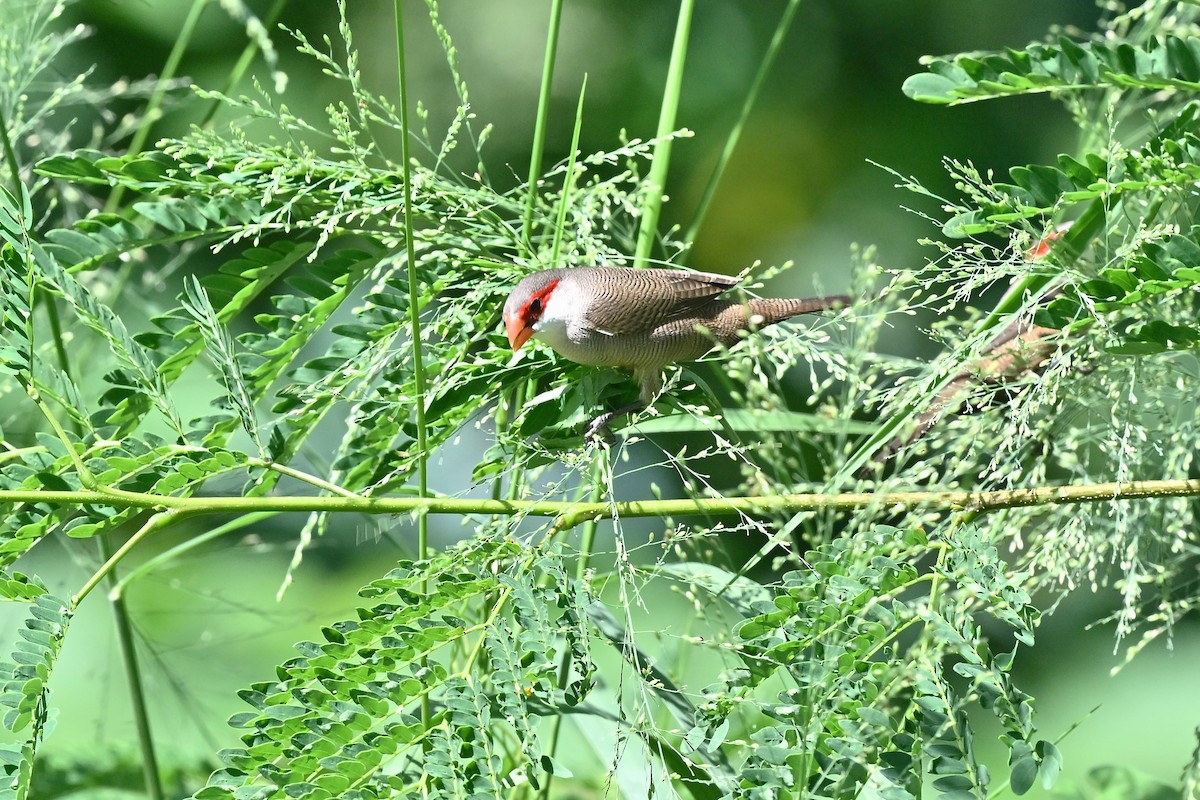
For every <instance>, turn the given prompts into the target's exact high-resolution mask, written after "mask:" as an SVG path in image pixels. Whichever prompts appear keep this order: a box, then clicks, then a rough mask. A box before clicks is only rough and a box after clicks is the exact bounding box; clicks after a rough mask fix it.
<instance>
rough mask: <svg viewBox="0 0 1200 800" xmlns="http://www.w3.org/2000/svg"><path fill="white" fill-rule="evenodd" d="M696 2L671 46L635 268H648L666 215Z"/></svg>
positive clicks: (687, 8) (684, 9)
mask: <svg viewBox="0 0 1200 800" xmlns="http://www.w3.org/2000/svg"><path fill="white" fill-rule="evenodd" d="M695 6H696V0H680V3H679V19H678V21H677V22H676V25H675V41H674V44H673V45H672V46H671V62H670V66H668V67H667V82H666V87H665V88H664V89H663V99H662V106H661V107H660V109H659V114H658V132H657V134H655V135H656V137H657V142H656V143H655V145H654V158H653V161H652V162H651V164H650V174H649V175H647V176H646V184H647V192H646V204H645V206H643V208H642V220H641V224H640V225H639V226H638V236H637V249H636V251H635V253H634V264H635V265H636V266H639V267H641V266H646V265H647V263H648V261H649V260H650V250H651V249H652V248H653V247H654V239H655V237H656V235H657V233H658V217H659V214H660V212H661V211H662V201H663V190H664V188H665V187H666V185H667V170H668V169H669V167H670V165H671V144H672V140H671V134H672V133H674V132H675V116H676V114H677V113H678V111H679V95H680V92H681V91H682V89H683V63H684V61H685V60H686V58H687V45H688V36H689V33H690V31H691V27H692V11H693V10H694V9H695Z"/></svg>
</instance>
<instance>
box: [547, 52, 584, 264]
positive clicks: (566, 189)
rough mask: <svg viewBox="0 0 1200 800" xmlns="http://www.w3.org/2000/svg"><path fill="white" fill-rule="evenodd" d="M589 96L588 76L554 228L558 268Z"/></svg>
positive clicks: (553, 260)
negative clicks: (586, 100) (584, 109)
mask: <svg viewBox="0 0 1200 800" xmlns="http://www.w3.org/2000/svg"><path fill="white" fill-rule="evenodd" d="M585 94H587V76H586V75H584V76H583V86H581V87H579V103H578V104H577V105H576V106H575V130H574V132H573V133H572V134H571V154H570V155H569V156H568V157H567V159H568V160H567V173H566V175H564V176H563V190H562V198H560V200H559V203H558V224H556V225H555V226H554V245H553V247H552V248H551V250H550V263H551V264H553V265H555V266H557V265H558V256H559V253H561V252H562V240H563V229H564V228H566V225H567V209H568V208H569V207H570V204H571V192H572V190H573V189H574V188H575V159H576V156H577V152H578V150H579V132H580V130H582V128H583V98H584V95H585Z"/></svg>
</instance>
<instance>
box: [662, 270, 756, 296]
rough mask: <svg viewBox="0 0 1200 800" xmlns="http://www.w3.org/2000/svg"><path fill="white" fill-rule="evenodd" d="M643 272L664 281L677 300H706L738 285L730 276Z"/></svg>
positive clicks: (702, 273)
mask: <svg viewBox="0 0 1200 800" xmlns="http://www.w3.org/2000/svg"><path fill="white" fill-rule="evenodd" d="M645 272H652V273H654V274H655V277H657V278H659V279H661V280H664V281H666V282H667V284H668V285H670V287H671V292H672V294H674V296H675V299H677V300H691V299H704V300H707V299H708V298H710V297H716V296H717V295H719V294H721V292H724V291H726V290H727V289H729V288H730V287H732V286H737V284H738V279H737V278H735V277H733V276H731V275H716V274H714V273H711V272H693V271H691V270H682V269H648V270H645Z"/></svg>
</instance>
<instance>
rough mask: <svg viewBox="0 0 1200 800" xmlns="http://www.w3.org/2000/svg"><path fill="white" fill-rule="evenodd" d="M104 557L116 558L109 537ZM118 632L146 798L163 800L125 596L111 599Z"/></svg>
mask: <svg viewBox="0 0 1200 800" xmlns="http://www.w3.org/2000/svg"><path fill="white" fill-rule="evenodd" d="M98 544H99V547H100V554H101V556H102V557H103V558H104V559H105V563H108V562H110V561H111V560H112V558H113V552H112V545H111V544H109V538H108V537H107V536H100V537H98ZM108 580H109V583H110V584H112V585H113V586H116V584H117V574H116V572H114V571H112V569H111V568H110V570H109V571H108ZM109 602H110V603H111V605H112V609H113V618H114V622H115V625H116V629H117V643H118V645H119V646H120V648H121V661H122V663H123V664H124V666H125V678H126V680H127V682H128V683H129V700H130V705H131V707H132V709H133V722H134V726H135V727H136V729H137V737H138V749H139V750H140V751H141V754H142V781H143V782H144V784H145V787H146V796H147V797H149V798H150V800H162V798H163V790H162V783H161V781H160V780H159V774H158V757H157V755H156V754H155V750H154V737H153V736H152V735H151V733H150V714H149V711H148V710H147V705H146V687H145V685H144V684H143V683H142V670H141V666H140V662H139V661H138V654H137V646H136V643H135V641H134V636H133V625H132V624H131V623H130V621H129V609H128V608H127V607H126V605H125V598H124V596H123V595H120V594H116V595H113V596H112V597H110V598H109Z"/></svg>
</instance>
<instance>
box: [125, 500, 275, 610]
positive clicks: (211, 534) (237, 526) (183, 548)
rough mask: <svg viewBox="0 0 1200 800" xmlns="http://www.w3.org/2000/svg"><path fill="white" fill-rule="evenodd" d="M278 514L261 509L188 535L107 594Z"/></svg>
mask: <svg viewBox="0 0 1200 800" xmlns="http://www.w3.org/2000/svg"><path fill="white" fill-rule="evenodd" d="M278 515H279V512H278V511H262V512H258V513H253V514H245V515H243V516H240V517H238V518H237V519H234V520H230V521H229V522H226V523H225V524H224V525H218V526H217V527H215V528H211V529H209V530H207V531H205V532H204V533H201V534H198V535H196V536H190V537H188V539H187V541H184V542H180V543H179V544H178V545H176V546H175V547H172V548H170V549H168V550H165V551H163V552H161V553H159V554H158V555H156V556H155V557H154V558H151V559H150V560H148V561H146V562H144V563H142V564H138V565H137V567H135V568H134V569H133V570H131V571H130V572H129V573H128V574H126V575H125V577H124V578H121V580H120V581H118V582H117V583H116V585H114V586H113V588H112V589H111V590H110V591H109V596H110V597H120V596H121V595H123V594H124V593H125V590H126V589H127V588H128V587H129V585H130V584H131V583H134V582H135V581H138V580H141V578H142V577H143V576H145V575H148V574H150V573H151V572H154V571H155V570H157V569H158V568H159V567H161V566H162V565H163V564H167V563H169V562H171V561H174V560H175V559H177V558H179V557H180V556H181V555H183V554H184V553H186V552H188V551H189V550H195V549H196V548H197V547H199V546H200V545H202V544H205V543H207V542H210V541H212V540H213V539H217V538H219V537H221V536H224V535H225V534H227V533H233V532H234V531H238V530H241V529H242V528H245V527H247V526H249V525H253V524H254V523H256V522H260V521H262V520H264V519H270V518H271V517H275V516H278ZM127 552H129V551H128V550H127V549H122V554H124V553H127Z"/></svg>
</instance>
